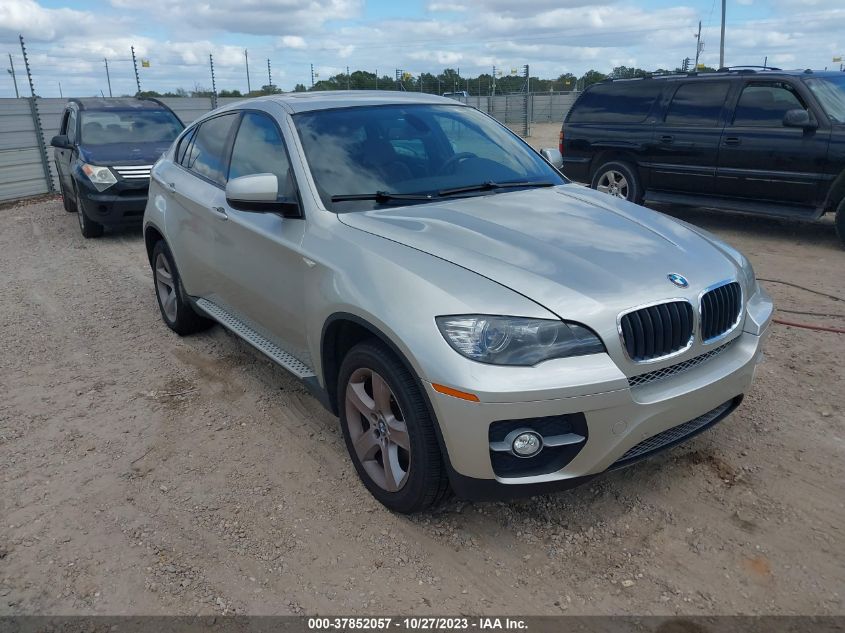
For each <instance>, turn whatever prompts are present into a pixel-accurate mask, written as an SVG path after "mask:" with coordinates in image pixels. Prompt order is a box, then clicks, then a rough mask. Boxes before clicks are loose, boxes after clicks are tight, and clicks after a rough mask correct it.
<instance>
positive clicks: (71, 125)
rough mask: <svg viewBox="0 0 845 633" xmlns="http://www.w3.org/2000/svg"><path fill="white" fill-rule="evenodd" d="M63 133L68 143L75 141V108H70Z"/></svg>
mask: <svg viewBox="0 0 845 633" xmlns="http://www.w3.org/2000/svg"><path fill="white" fill-rule="evenodd" d="M65 134H67V140H68V141H69V142H70V143H76V110H71V111H70V114H69V115H68V118H67V129H66V131H65Z"/></svg>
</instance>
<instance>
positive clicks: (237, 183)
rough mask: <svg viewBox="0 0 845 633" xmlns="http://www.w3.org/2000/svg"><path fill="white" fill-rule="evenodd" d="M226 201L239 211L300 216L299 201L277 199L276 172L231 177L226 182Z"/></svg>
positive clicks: (277, 182)
mask: <svg viewBox="0 0 845 633" xmlns="http://www.w3.org/2000/svg"><path fill="white" fill-rule="evenodd" d="M226 202H228V203H229V206H231V207H232V208H233V209H237V210H239V211H252V212H254V213H281V214H282V215H284V216H285V217H295V218H298V217H301V213H300V211H299V202H296V201H294V202H290V201H286V200H279V179H278V177H277V176H276V174H251V175H249V176H240V177H238V178H232V180H230V181H229V182H227V183H226Z"/></svg>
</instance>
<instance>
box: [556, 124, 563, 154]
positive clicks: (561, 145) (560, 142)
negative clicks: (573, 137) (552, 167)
mask: <svg viewBox="0 0 845 633" xmlns="http://www.w3.org/2000/svg"><path fill="white" fill-rule="evenodd" d="M558 138H559V139H560V140H559V141H558V143H557V148H558V150H559V151H560V155H561V156H563V128H560V136H559V137H558Z"/></svg>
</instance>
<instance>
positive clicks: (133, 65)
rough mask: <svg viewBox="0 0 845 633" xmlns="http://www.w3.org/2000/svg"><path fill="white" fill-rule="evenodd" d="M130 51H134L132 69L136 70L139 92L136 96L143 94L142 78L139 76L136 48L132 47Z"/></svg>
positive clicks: (136, 85)
mask: <svg viewBox="0 0 845 633" xmlns="http://www.w3.org/2000/svg"><path fill="white" fill-rule="evenodd" d="M129 50H131V51H132V67H133V68H134V69H135V87H137V88H138V92H136V93H135V94H139V93H140V92H141V77H140V76H139V75H138V60H137V59H135V47H134V46H130V47H129ZM109 94H111V93H109Z"/></svg>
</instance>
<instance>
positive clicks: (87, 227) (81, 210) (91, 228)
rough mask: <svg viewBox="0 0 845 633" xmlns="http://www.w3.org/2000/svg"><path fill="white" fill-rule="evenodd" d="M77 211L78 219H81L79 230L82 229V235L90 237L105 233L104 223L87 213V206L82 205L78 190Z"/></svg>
mask: <svg viewBox="0 0 845 633" xmlns="http://www.w3.org/2000/svg"><path fill="white" fill-rule="evenodd" d="M76 211H77V213H76V219H77V220H79V230H80V231H82V237H84V238H86V239H90V238H92V237H101V236H102V235H103V225H102V224H100V223H99V222H94V220H92V219H91V218H89V217H88V214H87V213H85V207H84V206H82V201H81V200H80V198H79V193H78V192H77V194H76Z"/></svg>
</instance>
